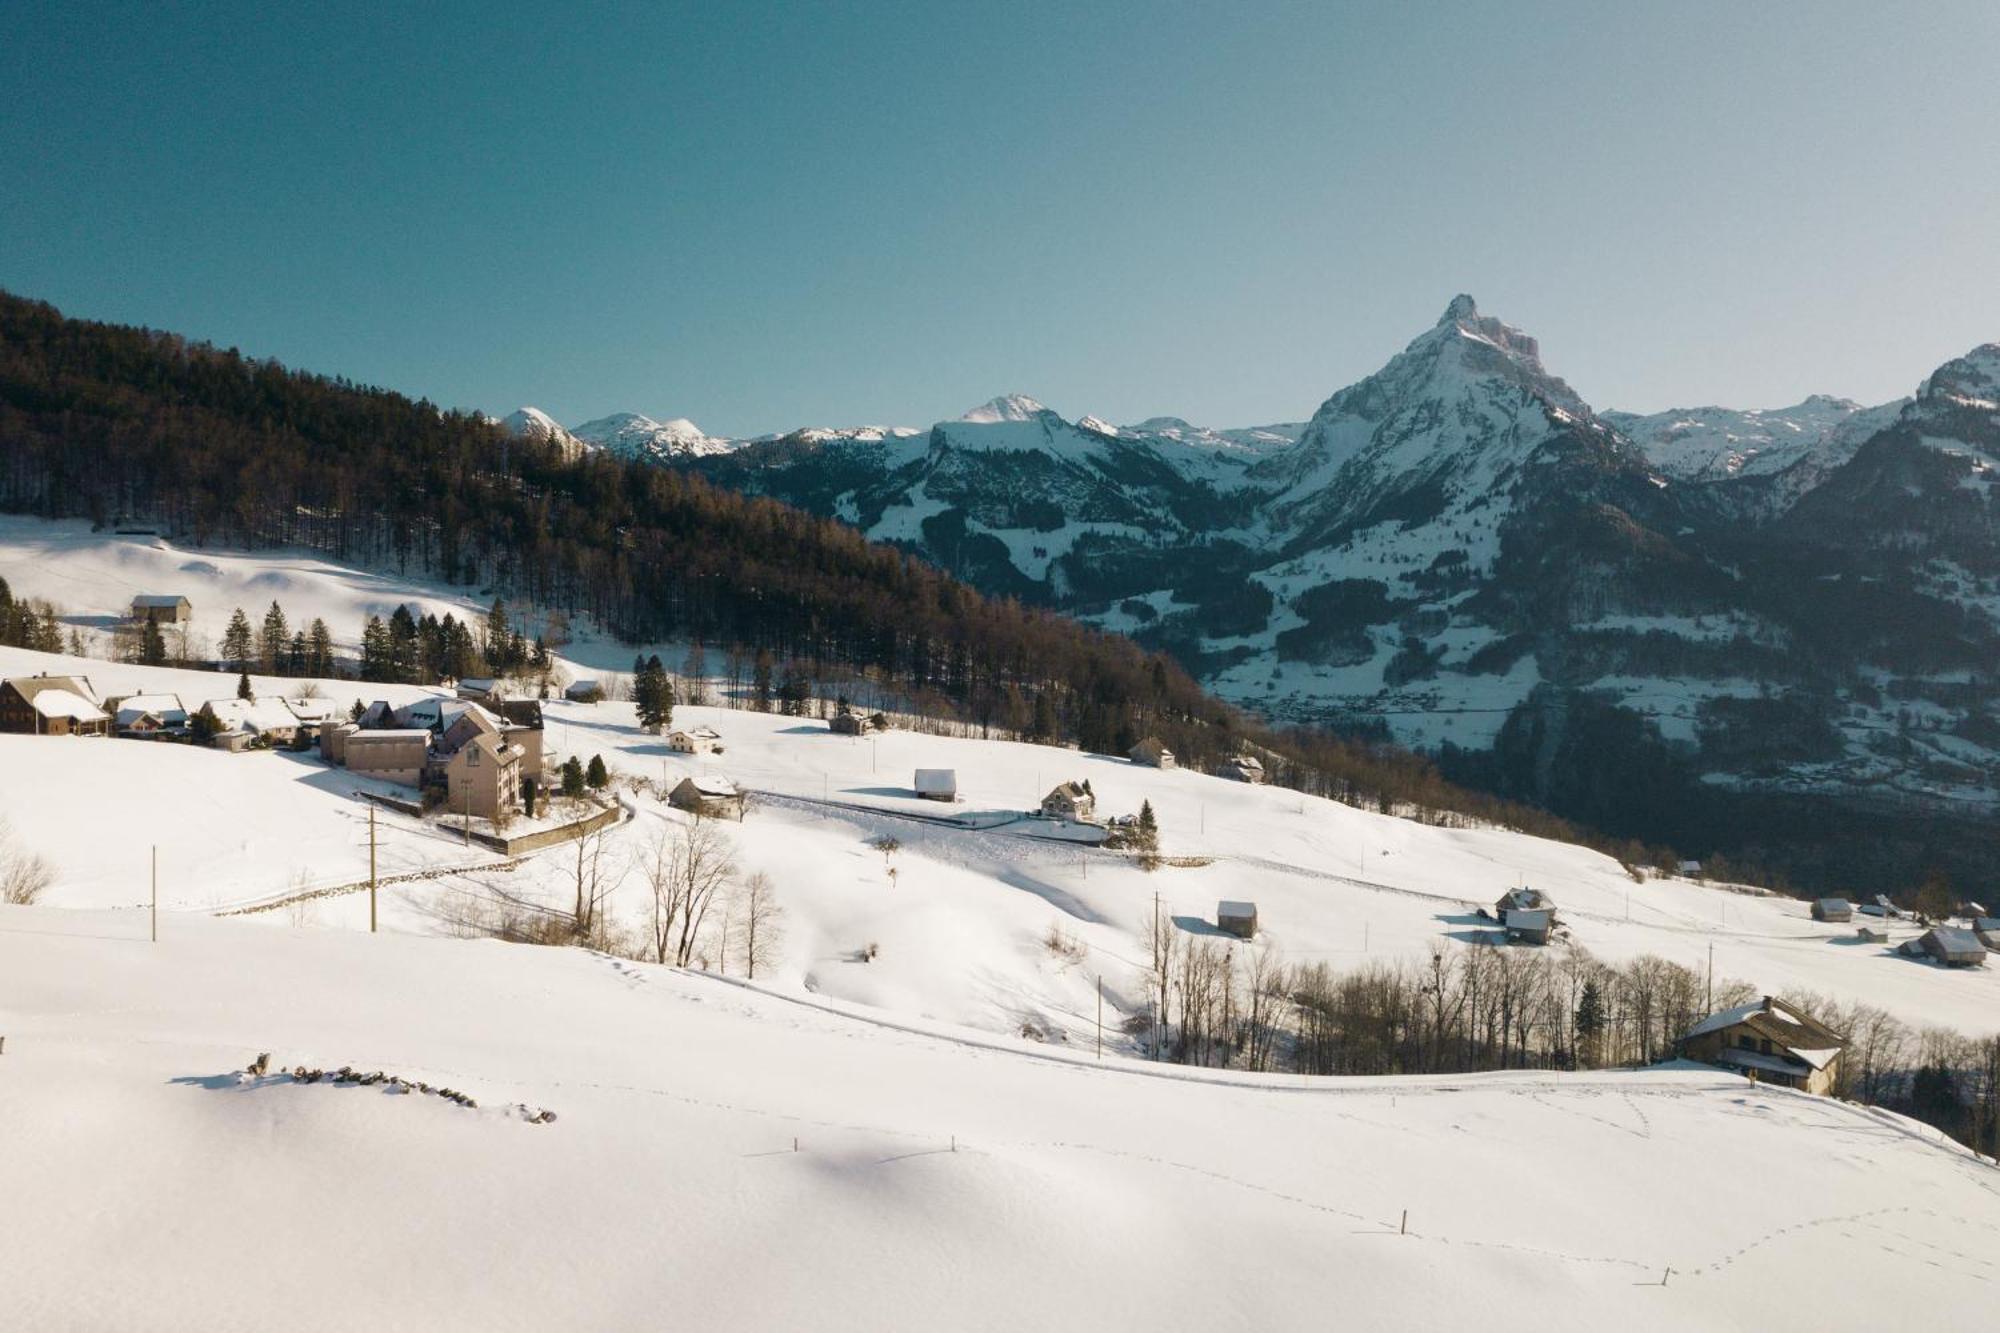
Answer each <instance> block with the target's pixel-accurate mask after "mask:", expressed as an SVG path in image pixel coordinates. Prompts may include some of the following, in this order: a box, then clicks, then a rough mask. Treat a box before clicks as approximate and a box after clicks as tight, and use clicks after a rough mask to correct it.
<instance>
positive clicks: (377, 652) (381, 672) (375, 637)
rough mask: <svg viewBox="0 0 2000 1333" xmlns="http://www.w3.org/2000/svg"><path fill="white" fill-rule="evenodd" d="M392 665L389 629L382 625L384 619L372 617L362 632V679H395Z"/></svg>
mask: <svg viewBox="0 0 2000 1333" xmlns="http://www.w3.org/2000/svg"><path fill="white" fill-rule="evenodd" d="M391 663H392V655H391V653H390V651H389V627H388V626H387V625H384V624H383V623H382V617H380V616H370V617H368V624H367V626H366V627H365V628H364V629H363V630H362V631H361V679H363V680H391V679H394V677H393V675H392V673H391Z"/></svg>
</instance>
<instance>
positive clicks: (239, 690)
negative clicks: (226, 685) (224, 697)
mask: <svg viewBox="0 0 2000 1333" xmlns="http://www.w3.org/2000/svg"><path fill="white" fill-rule="evenodd" d="M236 697H237V698H239V699H252V700H254V699H255V698H256V697H257V695H256V693H255V691H253V690H252V689H251V688H250V673H249V672H247V671H245V672H243V673H241V674H240V675H238V676H237V677H236Z"/></svg>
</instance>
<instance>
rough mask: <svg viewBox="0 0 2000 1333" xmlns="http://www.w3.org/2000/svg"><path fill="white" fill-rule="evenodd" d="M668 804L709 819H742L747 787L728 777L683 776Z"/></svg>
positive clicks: (670, 795)
mask: <svg viewBox="0 0 2000 1333" xmlns="http://www.w3.org/2000/svg"><path fill="white" fill-rule="evenodd" d="M667 802H668V804H670V805H672V806H674V807H675V808H676V809H679V810H687V811H690V812H692V813H694V814H698V815H702V816H704V817H706V818H709V819H734V820H737V821H739V822H740V821H741V820H742V818H743V807H744V804H745V797H744V793H743V789H742V788H740V787H738V786H737V785H736V784H735V783H733V782H731V781H730V780H729V779H728V778H718V777H697V778H682V779H681V780H680V782H679V784H678V785H676V786H675V787H674V789H673V790H672V791H670V792H668V793H667Z"/></svg>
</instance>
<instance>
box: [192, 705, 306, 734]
mask: <svg viewBox="0 0 2000 1333" xmlns="http://www.w3.org/2000/svg"><path fill="white" fill-rule="evenodd" d="M199 711H200V712H202V713H204V714H206V715H207V716H208V717H209V718H210V719H211V720H212V721H213V722H214V723H215V725H216V726H217V728H218V729H220V730H222V731H242V732H247V733H249V735H250V737H251V738H252V739H253V740H262V741H264V742H265V743H266V744H268V745H289V744H291V742H292V741H293V740H294V739H296V738H297V736H298V734H299V715H298V714H297V713H294V712H293V711H292V710H291V709H290V708H289V707H287V706H286V704H285V701H284V700H283V699H234V698H232V699H210V700H209V701H208V702H207V703H205V704H203V705H202V706H201V708H200V710H199Z"/></svg>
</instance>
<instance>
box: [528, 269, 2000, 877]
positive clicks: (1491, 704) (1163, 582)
mask: <svg viewBox="0 0 2000 1333" xmlns="http://www.w3.org/2000/svg"><path fill="white" fill-rule="evenodd" d="M1996 400H2000V345H1988V346H1984V347H1980V348H1977V349H1974V350H1973V351H1971V352H1970V353H1969V354H1968V355H1966V356H1965V357H1962V358H1959V359H1957V360H1954V361H1952V362H1949V363H1947V364H1946V365H1945V366H1942V367H1939V368H1937V369H1936V370H1935V371H1934V372H1933V373H1931V374H1930V375H1929V376H1928V377H1926V378H1925V379H1924V380H1923V382H1922V383H1921V384H1920V385H1919V386H1918V388H1917V389H1916V391H1915V392H1914V393H1913V394H1912V395H1911V396H1910V397H1908V398H1904V399H1899V400H1897V401H1895V402H1891V403H1886V404H1881V405H1878V406H1873V407H1864V406H1862V405H1860V404H1857V403H1854V402H1852V401H1849V400H1846V399H1841V398H1835V397H1828V396H1815V397H1812V398H1808V399H1806V400H1805V401H1804V402H1802V403H1800V404H1798V405H1796V406H1794V407H1790V408H1782V409H1775V410H1762V411H1744V410H1734V409H1727V408H1720V407H1704V408H1691V409H1683V410H1676V411H1669V412H1662V413H1653V414H1645V415H1640V414H1633V413H1624V412H1615V411H1604V412H1599V411H1597V410H1595V409H1593V408H1592V407H1591V406H1590V404H1588V403H1587V402H1585V401H1584V400H1583V399H1582V398H1581V397H1580V396H1579V395H1578V394H1577V392H1576V391H1575V390H1574V389H1572V388H1571V387H1570V386H1569V385H1568V384H1566V383H1565V382H1564V381H1563V380H1562V379H1561V378H1559V377H1558V376H1557V375H1555V374H1554V373H1552V372H1551V371H1550V370H1549V369H1548V368H1546V367H1545V366H1544V365H1543V362H1542V360H1541V354H1540V349H1539V347H1538V345H1537V343H1536V341H1535V339H1533V338H1532V337H1530V336H1528V335H1527V334H1525V333H1523V332H1522V331H1521V330H1519V329H1516V328H1514V327H1512V326H1510V325H1508V324H1506V323H1504V322H1503V321H1501V320H1499V319H1496V318H1494V317H1492V316H1490V315H1487V314H1484V313H1482V312H1481V311H1480V310H1479V309H1478V307H1477V305H1476V304H1475V302H1474V301H1473V300H1472V299H1471V298H1470V297H1467V296H1460V297H1457V298H1456V299H1454V300H1453V301H1452V302H1451V303H1450V304H1449V306H1448V307H1447V308H1446V309H1445V311H1444V313H1443V315H1442V317H1440V318H1439V319H1438V321H1437V322H1436V323H1435V325H1433V326H1432V327H1431V328H1429V329H1427V330H1425V331H1423V332H1422V333H1420V334H1419V335H1418V336H1417V337H1416V338H1415V339H1413V340H1412V341H1411V342H1410V343H1409V344H1408V345H1407V346H1406V347H1405V348H1404V349H1403V350H1402V351H1401V352H1400V353H1398V354H1396V355H1395V356H1393V357H1391V358H1390V359H1389V361H1388V362H1387V364H1386V365H1384V366H1383V367H1382V369H1381V370H1379V371H1377V372H1376V373H1375V374H1373V375H1370V376H1368V377H1366V378H1364V379H1362V380H1360V381H1358V382H1356V383H1354V384H1351V385H1349V386H1347V387H1345V388H1343V389H1341V390H1339V391H1338V392H1337V393H1335V394H1333V395H1332V396H1331V397H1329V398H1328V399H1327V400H1326V401H1325V402H1324V404H1322V406H1321V407H1320V408H1319V410H1318V411H1317V412H1316V413H1314V414H1313V416H1312V418H1311V419H1310V420H1309V421H1307V422H1304V423H1299V424H1283V425H1273V426H1266V427H1255V428H1249V429H1238V430H1213V429H1206V428H1200V427H1195V426H1191V425H1189V424H1188V423H1187V422H1185V421H1182V420H1179V419H1177V418H1172V417H1153V418H1150V419H1148V420H1144V421H1141V422H1138V423H1136V424H1133V425H1129V426H1115V427H1114V426H1112V425H1110V424H1108V423H1106V422H1104V421H1102V420H1099V419H1098V418H1095V417H1084V418H1082V419H1079V420H1075V421H1072V420H1069V419H1067V418H1065V417H1063V416H1062V415H1060V414H1058V413H1056V412H1054V411H1052V410H1050V409H1049V408H1047V407H1044V406H1043V405H1042V404H1040V403H1038V402H1036V401H1035V400H1034V399H1032V398H1028V397H1025V396H1022V395H1018V394H1014V395H1008V396H1005V397H1002V398H996V399H994V400H992V401H991V402H989V403H986V404H982V405H981V406H980V407H978V408H975V409H973V410H972V411H970V412H967V413H966V414H965V415H964V416H962V417H960V418H959V419H957V420H955V421H947V422H940V423H938V424H936V425H934V426H932V427H931V428H930V429H929V430H928V431H908V430H883V429H868V430H852V431H836V430H803V431H795V432H791V433H789V434H786V435H781V436H775V437H765V438H760V439H755V440H714V439H712V438H711V437H708V436H705V435H702V434H701V433H700V432H699V431H696V430H695V429H694V428H693V427H692V426H691V424H690V423H685V422H680V423H669V425H668V427H664V428H658V429H657V431H656V433H654V434H651V435H645V436H644V439H643V440H641V441H640V442H638V443H634V440H635V438H637V437H638V436H639V435H640V434H642V432H635V431H632V430H630V429H627V428H625V427H620V428H612V429H607V428H606V423H607V422H627V423H630V422H643V421H644V419H642V418H641V419H632V418H607V419H605V422H594V423H590V425H588V426H585V427H579V428H577V430H576V431H575V432H574V434H575V435H576V436H577V437H578V438H579V439H580V440H582V441H583V442H584V444H585V446H586V447H602V448H607V449H612V450H615V451H620V452H636V453H644V454H646V455H648V456H651V457H654V458H656V459H657V460H658V461H660V462H662V463H663V464H666V465H669V466H672V467H675V468H680V469H685V470H691V471H695V472H698V473H700V474H702V475H703V476H705V477H707V478H708V479H710V480H712V481H715V482H718V483H721V484H723V485H726V486H729V487H732V488H734V489H737V490H740V491H744V492H747V493H751V494H756V495H765V496H771V497H774V498H777V499H781V500H784V501H787V502H789V503H792V504H795V505H798V506H801V507H803V508H806V509H808V510H811V511H814V512H817V513H820V514H822V515H826V516H830V517H834V518H838V519H841V520H843V521H845V522H847V523H850V524H852V525H854V526H855V527H857V528H859V529H861V530H862V531H863V532H865V533H867V534H868V535H869V536H871V537H874V538H877V539H879V540H884V541H890V542H894V543H898V544H900V545H903V546H905V547H907V548H909V549H911V550H913V551H915V552H918V553H921V554H922V555H924V556H925V557H927V558H929V559H930V560H932V561H934V562H936V563H937V564H939V565H941V566H942V567H944V568H945V569H947V570H949V571H951V572H952V573H955V574H957V575H959V576H961V577H963V578H965V579H967V580H968V581H970V582H972V583H973V584H975V585H976V586H979V587H981V588H982V589H985V590H987V591H989V592H995V593H1002V594H1006V595H1010V596H1014V597H1017V598H1020V599H1022V600H1023V601H1027V602H1031V603H1036V604H1040V605H1045V606H1049V607H1053V608H1057V609H1060V610H1063V611H1065V612H1067V613H1069V614H1071V615H1073V616H1076V617H1077V618H1079V619H1082V620H1085V621H1087V622H1089V623H1092V624H1096V625H1099V626H1101V627H1104V628H1108V629H1113V630H1118V631H1121V632H1123V633H1126V634H1129V635H1131V636H1132V637H1134V638H1136V639H1138V640H1140V641H1141V642H1142V643H1145V644H1146V645H1148V646H1151V647H1156V648H1163V649H1167V650H1169V651H1171V652H1173V653H1174V654H1175V655H1176V656H1177V657H1179V658H1180V660H1181V661H1183V662H1184V663H1185V664H1186V665H1187V666H1188V667H1189V668H1190V669H1191V670H1192V671H1193V672H1194V674H1195V675H1196V676H1197V677H1198V678H1199V679H1201V680H1202V681H1203V682H1204V683H1205V684H1207V685H1208V686H1210V687H1211V688H1212V689H1214V690H1215V691H1216V692H1218V693H1219V694H1221V695H1223V696H1224V697H1226V698H1229V699H1231V700H1233V701H1236V702H1238V703H1240V704H1243V705H1245V706H1247V707H1249V708H1251V709H1253V710H1254V711H1256V712H1259V713H1262V714H1264V715H1266V716H1268V717H1270V718H1273V719H1275V720H1279V721H1285V722H1299V723H1308V724H1316V725H1323V726H1327V727H1330V728H1334V729H1338V730H1343V731H1347V732H1358V733H1361V734H1364V735H1377V736H1381V737H1383V738H1385V739H1393V740H1395V741H1397V742H1399V743H1402V744H1405V745H1409V746H1412V747H1414V748H1417V749H1420V750H1424V751H1428V752H1430V753H1432V754H1434V755H1436V756H1438V757H1439V758H1440V760H1441V762H1442V763H1443V764H1444V766H1445V767H1446V769H1447V771H1448V772H1452V773H1454V774H1456V775H1458V776H1461V777H1464V778H1466V779H1468V780H1473V781H1477V782H1479V783H1481V784H1483V785H1486V786H1488V787H1490V788H1492V789H1495V790H1498V791H1500V792H1502V793H1504V794H1508V795H1513V796H1520V797H1525V798H1528V799H1532V800H1536V801H1538V802H1541V803H1543V804H1546V805H1549V806H1551V807H1552V808H1554V809H1556V810H1558V811H1559V812H1561V813H1564V814H1568V815H1571V816H1574V817H1577V818H1580V819H1585V820H1588V821H1590V822H1592V823H1594V824H1596V825H1598V826H1599V827H1604V828H1608V829H1611V830H1613V831H1619V830H1631V831H1633V832H1634V833H1639V832H1642V831H1644V832H1646V833H1648V834H1649V835H1651V836H1662V837H1668V838H1675V839H1678V840H1684V841H1685V842H1686V844H1687V845H1694V846H1699V845H1704V844H1711V845H1713V844H1719V843H1724V842H1726V843H1728V844H1729V845H1731V846H1733V847H1737V848H1740V849H1745V851H1744V854H1745V855H1755V854H1756V853H1757V852H1758V851H1759V850H1763V849H1766V848H1767V846H1768V845H1769V844H1774V843H1790V842H1796V841H1798V840H1801V839H1804V840H1810V839H1812V838H1815V837H1817V836H1818V835H1819V833H1820V832H1822V831H1823V830H1824V827H1825V825H1824V821H1825V820H1826V819H1827V815H1826V813H1825V812H1826V811H1828V810H1829V809H1838V810H1841V811H1843V812H1846V814H1844V815H1843V816H1842V817H1849V816H1851V815H1852V814H1853V813H1854V812H1862V813H1865V814H1867V815H1869V816H1870V817H1873V818H1877V819H1880V820H1883V821H1885V822H1888V823H1891V824H1893V826H1894V827H1896V828H1899V829H1907V828H1909V827H1910V821H1909V812H1910V811H1912V810H1914V809H1922V810H1924V811H1926V812H1929V813H1928V814H1927V816H1926V817H1931V815H1932V814H1934V813H1935V812H1936V811H1939V810H1961V811H1965V812H1974V811H1976V812H1980V813H1982V814H1983V813H1986V812H1990V811H1991V810H1992V808H1993V806H1994V804H1995V798H1996V793H2000V713H1996V708H1995V704H1996V696H1995V690H1994V686H1993V666H1992V664H1993V662H1994V660H1995V659H1994V650H1995V648H1996V647H2000V521H1996V520H2000V507H1996V502H1995V500H1994V498H1993V496H1992V481H1993V470H1992V469H1993V468H1994V467H1995V466H1996V465H2000V405H1996ZM510 422H511V419H510ZM645 425H646V427H648V428H651V427H653V426H654V423H650V422H646V423H645ZM675 427H682V428H685V429H682V430H675V429H674V428H675ZM1801 798H1804V799H1803V803H1802V800H1801ZM1829 800H1830V803H1829ZM1801 812H1806V813H1801ZM1842 827H1843V828H1851V827H1854V825H1853V824H1852V823H1851V822H1850V823H1849V824H1847V825H1843V826H1842ZM1910 836H1919V835H1916V834H1912V835H1910ZM1906 850H1907V849H1906ZM1784 859H1787V860H1791V861H1794V862H1795V861H1796V859H1797V848H1796V847H1792V848H1790V849H1789V850H1788V852H1787V855H1786V857H1785V858H1784ZM1821 869H1822V870H1824V869H1825V867H1823V866H1822V867H1821ZM1822 878H1824V876H1823V875H1822Z"/></svg>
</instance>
